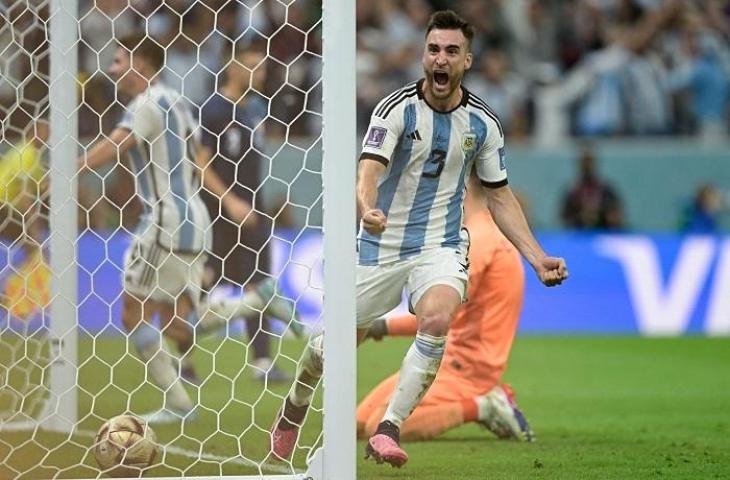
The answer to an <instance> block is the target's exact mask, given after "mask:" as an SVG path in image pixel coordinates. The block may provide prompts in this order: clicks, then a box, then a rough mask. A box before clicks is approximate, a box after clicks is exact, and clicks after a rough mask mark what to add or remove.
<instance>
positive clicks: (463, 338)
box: [357, 175, 534, 441]
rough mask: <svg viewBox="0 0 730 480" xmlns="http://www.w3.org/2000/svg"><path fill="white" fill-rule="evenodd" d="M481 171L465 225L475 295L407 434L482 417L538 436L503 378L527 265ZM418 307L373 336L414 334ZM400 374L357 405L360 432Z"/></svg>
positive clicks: (509, 432)
mask: <svg viewBox="0 0 730 480" xmlns="http://www.w3.org/2000/svg"><path fill="white" fill-rule="evenodd" d="M485 207H486V198H485V194H484V190H483V189H482V188H481V186H480V184H479V179H478V178H477V177H476V175H472V176H471V177H470V178H469V183H468V184H467V191H466V198H465V200H464V226H465V228H467V229H468V230H469V238H470V243H471V245H470V247H469V287H468V295H467V298H468V299H469V300H468V302H466V303H465V304H464V305H462V307H461V308H460V309H459V310H458V312H457V313H456V315H455V316H454V320H453V323H452V325H451V327H450V328H449V335H448V339H447V340H446V351H445V353H444V358H443V361H442V362H441V367H440V368H439V371H438V373H437V374H436V380H434V382H433V385H431V388H430V389H429V391H428V393H427V394H426V395H425V396H424V397H423V400H421V403H419V404H418V406H417V407H416V409H415V410H414V411H413V413H412V414H411V416H410V417H408V419H407V420H406V421H405V422H404V423H403V425H402V426H401V430H400V435H401V438H402V439H405V440H429V439H432V438H434V437H437V436H438V435H440V434H442V433H444V432H446V431H447V430H450V429H452V428H455V427H458V426H459V425H463V424H464V423H468V422H478V423H480V424H481V425H483V426H485V427H486V428H488V429H489V430H490V431H492V432H493V433H495V434H496V435H497V436H498V437H499V438H509V439H515V440H526V441H532V440H533V439H534V435H533V433H532V431H531V430H530V427H529V425H528V423H527V420H526V419H525V417H524V415H523V414H522V412H521V411H520V410H519V408H517V404H516V403H515V400H514V395H513V393H512V390H511V388H510V387H509V386H508V385H505V384H501V383H500V382H501V378H502V374H503V373H504V371H505V370H506V368H507V359H508V358H509V352H510V349H511V347H512V342H513V340H514V337H515V333H516V331H517V325H518V323H519V318H520V310H521V309H522V300H523V296H524V292H525V272H524V268H523V267H522V261H521V260H520V254H519V252H518V251H517V249H516V248H515V247H514V246H513V245H512V244H511V243H510V242H509V240H507V239H506V238H505V237H504V235H502V232H500V231H499V228H497V225H496V224H495V223H494V221H493V220H492V217H491V216H490V215H489V211H488V210H487V209H486V208H485ZM417 331H418V320H417V318H416V317H415V316H413V315H400V316H393V317H389V318H387V319H386V318H379V319H377V320H376V321H375V322H374V323H373V325H372V326H371V327H370V330H369V332H368V337H369V338H373V339H376V340H380V339H382V338H383V336H385V335H390V336H410V337H413V336H415V335H416V334H417ZM397 382H398V375H397V374H394V375H392V376H390V377H389V378H387V379H386V380H384V381H383V382H381V383H380V384H379V385H378V386H377V387H375V388H374V389H373V390H372V391H371V392H370V393H369V394H368V395H367V396H366V397H365V399H363V401H362V402H360V405H358V407H357V431H358V436H360V437H363V436H368V437H369V436H370V435H372V434H373V433H375V429H376V428H377V426H378V423H380V419H381V418H382V417H383V414H384V413H385V410H386V408H387V407H388V401H389V400H390V397H391V396H392V395H393V391H394V389H395V385H396V384H397Z"/></svg>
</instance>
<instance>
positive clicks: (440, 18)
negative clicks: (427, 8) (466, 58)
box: [426, 10, 474, 47]
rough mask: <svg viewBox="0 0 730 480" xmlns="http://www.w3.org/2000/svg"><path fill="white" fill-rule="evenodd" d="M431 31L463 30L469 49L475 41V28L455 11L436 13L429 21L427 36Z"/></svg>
mask: <svg viewBox="0 0 730 480" xmlns="http://www.w3.org/2000/svg"><path fill="white" fill-rule="evenodd" d="M431 30H461V33H463V34H464V38H466V45H467V47H471V42H472V40H473V39H474V27H473V26H472V25H471V24H470V23H469V22H467V21H466V20H464V18H462V17H461V16H460V15H459V14H458V13H456V12H455V11H453V10H439V11H438V12H434V13H433V14H432V15H431V18H429V19H428V27H426V36H428V34H429V33H430V32H431Z"/></svg>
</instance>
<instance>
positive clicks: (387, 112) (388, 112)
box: [382, 91, 417, 118]
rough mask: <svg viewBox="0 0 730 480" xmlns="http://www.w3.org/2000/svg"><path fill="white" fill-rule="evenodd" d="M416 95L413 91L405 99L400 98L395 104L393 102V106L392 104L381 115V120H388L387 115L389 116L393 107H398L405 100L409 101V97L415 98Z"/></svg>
mask: <svg viewBox="0 0 730 480" xmlns="http://www.w3.org/2000/svg"><path fill="white" fill-rule="evenodd" d="M416 94H417V92H415V91H414V92H411V93H409V94H408V95H406V96H405V97H402V98H400V99H399V100H398V101H397V102H395V103H394V104H392V105H391V106H390V107H388V108H387V109H386V110H385V114H384V115H383V117H382V118H388V115H390V112H392V111H393V109H394V108H395V107H397V106H398V105H400V104H401V103H403V102H404V101H405V100H407V99H409V98H411V97H414V96H416Z"/></svg>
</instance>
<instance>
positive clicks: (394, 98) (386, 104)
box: [373, 85, 416, 118]
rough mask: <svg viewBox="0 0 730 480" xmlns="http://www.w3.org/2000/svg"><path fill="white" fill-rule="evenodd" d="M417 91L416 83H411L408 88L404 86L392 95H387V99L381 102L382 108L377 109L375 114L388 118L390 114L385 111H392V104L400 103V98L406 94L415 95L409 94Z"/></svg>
mask: <svg viewBox="0 0 730 480" xmlns="http://www.w3.org/2000/svg"><path fill="white" fill-rule="evenodd" d="M415 92H416V85H411V86H408V87H406V88H402V89H400V90H398V91H396V92H395V93H393V94H391V95H390V96H388V97H386V99H385V100H384V101H383V102H382V103H381V104H380V108H378V109H377V110H375V112H374V113H373V115H374V116H376V117H380V118H387V117H388V114H387V113H385V112H386V110H387V111H388V112H390V110H392V108H391V105H397V104H399V103H400V100H401V99H402V98H403V97H404V96H413V95H409V94H411V93H413V94H415Z"/></svg>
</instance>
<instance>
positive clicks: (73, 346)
mask: <svg viewBox="0 0 730 480" xmlns="http://www.w3.org/2000/svg"><path fill="white" fill-rule="evenodd" d="M24 1H25V0H24ZM197 1H198V0H193V2H192V3H195V2H197ZM266 1H267V0H259V1H256V2H248V3H250V4H255V5H259V4H261V3H263V2H266ZM45 2H47V3H46V5H47V7H48V22H47V26H46V27H47V34H48V51H49V64H50V81H49V85H48V88H49V90H48V105H49V108H48V112H49V120H50V132H51V133H50V139H49V141H48V147H49V148H48V150H49V157H50V162H49V168H50V171H51V175H50V182H49V220H50V221H49V232H50V234H49V236H48V241H47V246H48V251H50V254H49V256H48V262H49V266H50V271H51V296H50V302H49V305H48V308H47V309H46V311H45V312H44V314H43V315H44V319H43V322H44V327H45V337H44V341H45V342H46V346H45V347H44V348H46V349H47V352H45V353H44V355H45V357H46V358H45V363H46V365H41V366H40V367H38V368H40V370H41V379H40V382H41V384H42V385H41V386H42V389H43V392H44V393H43V400H42V401H43V404H42V408H41V409H39V411H37V412H36V413H35V414H34V418H28V417H27V416H26V415H25V412H18V413H19V415H12V416H11V417H10V421H7V418H4V417H3V416H2V415H0V434H1V433H4V432H16V431H19V430H29V431H30V433H29V435H30V437H27V438H30V439H32V440H23V441H24V442H27V441H31V442H35V443H37V444H38V445H45V440H43V441H41V440H36V439H35V436H36V435H39V434H41V433H42V432H51V433H53V434H58V437H54V438H62V439H64V440H63V441H68V442H69V444H70V445H71V447H70V448H73V449H76V450H78V449H79V448H82V449H83V448H88V449H89V452H90V451H91V449H90V448H89V447H90V446H91V442H92V441H93V437H92V439H88V438H87V440H88V442H89V444H88V445H80V444H79V440H78V435H79V432H80V430H81V428H80V427H79V425H80V424H81V423H83V422H84V419H85V418H86V415H87V412H83V411H80V410H79V409H80V407H79V405H80V401H81V400H80V396H83V395H86V396H88V393H87V392H83V391H80V390H79V383H80V379H79V377H80V373H79V372H80V364H81V363H83V362H84V361H86V360H88V359H80V358H79V355H80V351H81V348H80V346H79V340H78V330H79V328H80V327H79V322H80V320H79V305H78V303H80V302H79V300H78V299H79V290H80V288H79V278H78V269H77V265H78V262H79V260H78V258H79V255H80V252H79V250H80V247H79V241H78V238H79V232H78V227H77V226H78V219H77V216H78V213H77V212H78V206H79V201H78V182H79V178H78V165H77V158H78V156H79V153H80V152H81V151H82V147H83V145H82V143H81V142H80V141H79V138H78V134H77V132H78V128H79V120H78V111H79V102H78V100H77V95H76V94H75V92H77V91H78V90H79V81H80V80H79V78H78V71H79V67H78V64H79V58H78V50H77V49H78V44H79V42H80V41H81V39H80V38H79V32H80V28H79V26H78V25H79V22H80V18H79V14H78V12H79V7H80V6H79V0H45ZM273 2H276V3H278V4H280V5H281V6H283V8H285V9H287V10H288V8H289V5H290V4H292V3H294V2H296V0H273ZM355 2H356V0H322V13H321V20H319V22H321V23H320V27H321V32H322V34H321V35H322V54H321V56H322V76H321V87H322V114H321V119H322V137H321V146H322V160H321V162H322V167H321V188H322V207H321V208H322V224H321V233H322V253H321V255H322V260H323V261H322V265H323V286H322V292H323V293H322V298H323V303H322V312H321V318H322V319H323V321H322V325H320V326H321V327H323V328H324V331H325V332H326V335H325V336H324V358H325V360H324V376H323V380H322V387H323V388H322V392H321V418H322V420H321V421H322V427H321V432H320V433H319V436H318V438H317V440H316V441H315V442H314V443H313V444H312V446H311V451H310V452H309V453H308V454H307V460H308V464H307V467H306V470H303V469H301V468H299V469H294V468H293V466H292V464H291V463H290V464H289V465H288V466H284V467H282V468H281V469H280V470H279V471H280V472H282V474H276V472H277V470H275V469H274V470H271V469H269V470H267V469H266V468H262V467H261V466H258V468H259V474H258V475H244V476H241V475H238V474H233V475H227V474H226V475H224V477H223V478H231V479H246V478H261V479H272V480H273V479H282V480H283V479H297V480H349V479H355V478H356V455H357V453H356V448H357V447H356V431H355V406H356V374H355V372H356V345H355V342H356V335H355V323H356V322H355V316H356V312H355V263H356V262H355V248H356V242H355V228H354V226H355V223H354V220H355V215H356V206H355V176H356V148H357V139H356V101H355V98H356V94H355V89H356V77H355V72H356V67H355V52H356V47H355V38H356V36H355V35H356V32H355V29H356V19H355V15H356V13H355ZM11 3H12V0H11ZM41 3H43V2H41ZM92 3H93V2H92ZM126 3H127V5H132V4H133V3H134V2H133V1H131V0H130V1H128V2H126ZM161 3H164V2H161ZM28 5H30V4H28ZM28 8H30V6H29V7H28ZM246 8H249V7H246ZM287 21H288V17H287ZM306 33H310V32H306ZM287 68H288V67H287ZM305 104H306V102H305ZM304 108H306V105H305V107H304ZM0 153H1V152H0ZM310 153H311V152H310V151H309V150H307V152H306V154H310ZM303 168H304V167H303ZM3 268H4V267H3ZM5 321H6V322H7V321H8V320H5ZM3 325H4V324H3V323H2V322H1V321H0V334H3V333H4V330H3V328H4V327H3ZM2 340H3V338H2V337H1V336H0V342H2ZM94 340H96V338H94ZM95 348H96V347H94V351H95ZM1 353H2V352H1V351H0V354H1ZM127 353H128V352H127ZM279 353H281V352H279ZM0 359H1V358H0ZM286 359H287V360H288V359H289V358H288V357H286ZM26 360H27V359H26ZM30 360H31V363H32V360H33V359H30ZM36 367H37V366H35V365H34V368H36ZM9 368H12V365H10V366H9V367H8V369H9ZM111 370H113V366H112V368H111ZM3 372H4V370H3V371H2V372H0V373H3ZM8 378H10V375H9V374H8ZM5 381H7V382H10V380H8V379H6V378H5V377H3V376H0V388H3V387H4V386H8V385H3V382H5ZM262 388H268V384H265V386H264V387H262ZM37 392H38V390H35V391H34V394H37ZM0 393H1V392H0ZM277 395H278V394H277ZM1 398H2V397H1V396H0V399H1ZM94 400H95V399H94ZM94 400H92V404H93V401H94ZM256 405H257V404H256V403H253V405H252V406H251V408H252V409H253V408H254V407H255V406H256ZM246 406H248V405H246ZM18 418H20V421H15V420H17V419H18ZM87 420H88V419H87ZM272 420H273V419H272ZM262 425H263V424H258V423H257V424H256V425H250V426H249V425H246V426H245V427H246V428H247V429H249V428H252V427H253V429H254V430H256V429H259V430H261V428H262ZM242 428H243V426H242ZM258 433H259V434H263V432H258ZM85 435H86V436H87V437H88V432H86V433H85ZM259 436H261V435H259ZM262 438H263V437H262ZM0 440H1V441H0V453H2V454H5V453H6V452H5V451H4V450H3V448H6V447H8V448H9V451H10V453H8V454H7V455H6V457H2V455H0V478H3V475H4V474H5V473H6V472H11V471H12V472H14V473H17V474H23V473H25V472H23V471H18V470H14V469H16V468H17V467H12V468H10V467H7V466H6V465H5V463H3V462H5V459H4V458H7V457H10V456H11V454H12V453H13V452H12V450H13V448H15V445H13V444H12V442H10V441H8V440H6V439H5V437H4V436H3V438H2V439H0ZM239 440H240V439H239ZM203 444H204V440H201V441H200V442H199V445H197V444H196V445H197V448H199V452H201V453H202V451H203ZM21 445H23V444H21ZM44 448H45V447H44ZM175 448H177V447H173V448H170V449H169V452H170V454H172V455H174V454H176V453H175V452H176V451H177V450H181V449H179V448H178V449H177V450H175ZM55 450H56V449H55V448H50V447H49V448H48V455H47V456H48V457H52V456H53V455H52V454H53V453H54V451H55ZM193 450H194V449H193ZM59 451H60V450H59ZM89 455H90V453H86V454H85V456H84V455H82V457H83V458H84V459H85V460H84V462H82V463H87V465H88V461H87V460H86V459H87V458H88V457H89ZM45 458H46V457H44V461H45ZM200 460H201V463H205V462H215V461H218V462H219V463H220V465H221V469H222V468H223V465H231V464H233V465H236V464H237V463H236V459H235V458H233V459H232V458H227V457H226V456H215V455H208V456H206V457H205V458H201V459H200ZM244 460H245V462H249V460H247V459H244ZM21 463H22V462H21ZM238 464H244V463H243V462H240V463H238ZM245 465H247V466H251V467H253V468H256V467H257V465H255V463H254V462H249V463H245ZM79 466H81V467H84V465H83V464H80V465H79ZM163 466H164V465H163ZM4 467H6V468H5V470H4V469H3V468H4ZM36 467H38V465H33V466H32V467H28V468H36ZM85 468H86V470H85V471H86V472H87V473H86V474H85V476H82V477H72V478H98V472H94V471H93V470H89V468H88V467H85ZM295 470H296V471H295ZM49 471H51V470H49ZM63 471H64V470H63V469H62V468H59V469H57V470H55V472H56V473H55V474H53V475H54V477H55V475H59V474H63ZM221 471H223V470H221ZM175 472H177V470H175V471H173V472H172V473H169V474H168V475H163V476H157V477H153V476H150V475H146V477H149V478H169V479H173V478H179V476H177V475H176V474H175ZM272 473H274V474H272ZM186 477H187V475H186ZM64 478H68V477H65V476H64ZM191 478H200V479H207V478H210V479H213V478H221V476H217V475H215V476H211V475H207V474H203V475H199V476H198V475H196V474H195V473H194V472H193V474H192V475H191Z"/></svg>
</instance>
